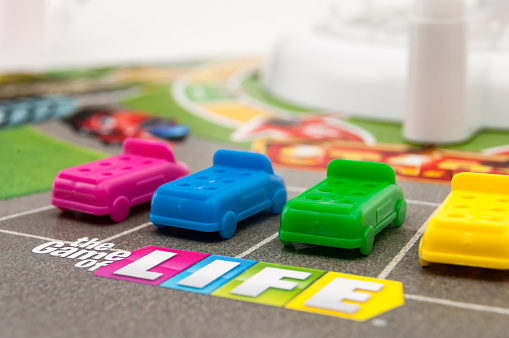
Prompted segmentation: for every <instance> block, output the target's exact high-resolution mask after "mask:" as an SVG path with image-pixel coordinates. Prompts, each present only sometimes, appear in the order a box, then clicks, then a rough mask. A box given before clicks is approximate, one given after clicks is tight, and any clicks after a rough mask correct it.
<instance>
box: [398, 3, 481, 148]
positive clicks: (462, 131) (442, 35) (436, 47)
mask: <svg viewBox="0 0 509 338" xmlns="http://www.w3.org/2000/svg"><path fill="white" fill-rule="evenodd" d="M409 29H410V39H409V71H408V86H407V111H406V115H405V120H404V126H403V135H404V137H405V138H406V139H407V140H409V141H412V142H418V143H434V144H436V143H453V142H460V141H464V140H466V139H468V138H469V137H470V136H471V135H472V132H473V131H474V128H472V127H470V126H469V125H468V118H467V109H468V108H467V105H466V93H467V39H466V19H465V3H464V0H416V1H415V2H414V11H413V13H412V16H411V18H410V27H409Z"/></svg>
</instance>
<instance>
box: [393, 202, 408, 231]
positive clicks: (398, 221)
mask: <svg viewBox="0 0 509 338" xmlns="http://www.w3.org/2000/svg"><path fill="white" fill-rule="evenodd" d="M406 209H407V205H406V201H405V200H403V199H401V200H399V201H397V202H396V218H395V219H394V221H393V222H392V223H393V224H394V225H395V226H397V227H399V226H402V225H403V222H404V221H405V217H406Z"/></svg>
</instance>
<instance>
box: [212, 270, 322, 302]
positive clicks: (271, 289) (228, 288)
mask: <svg viewBox="0 0 509 338" xmlns="http://www.w3.org/2000/svg"><path fill="white" fill-rule="evenodd" d="M324 273H325V271H322V270H314V269H306V268H298V267H293V266H287V265H278V264H271V263H263V262H260V263H258V264H255V265H253V266H252V267H251V268H249V269H248V270H246V271H245V272H243V273H242V274H240V275H239V276H237V277H236V278H234V279H232V280H231V281H230V282H228V283H226V284H225V285H223V286H222V287H221V288H219V289H217V290H216V291H214V292H212V293H211V295H213V296H218V297H224V298H231V299H237V300H242V301H246V302H252V303H259V304H266V305H272V306H277V307H283V306H285V304H286V303H288V302H289V301H290V300H291V299H292V298H294V297H295V296H296V295H298V294H299V293H300V292H302V291H303V290H305V289H306V288H307V287H308V286H309V285H311V284H312V283H313V282H314V281H316V280H317V279H318V278H320V277H321V276H322V275H323V274H324Z"/></svg>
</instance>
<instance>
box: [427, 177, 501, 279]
mask: <svg viewBox="0 0 509 338" xmlns="http://www.w3.org/2000/svg"><path fill="white" fill-rule="evenodd" d="M451 191H452V192H451V193H450V194H449V196H447V198H446V199H445V201H444V202H443V203H442V205H441V206H440V207H439V209H438V210H437V212H436V213H435V215H434V216H433V217H432V218H431V220H430V221H429V223H428V224H427V226H426V230H425V231H424V234H423V236H422V239H421V242H420V245H419V260H420V263H421V265H423V266H427V265H429V264H430V262H434V263H446V264H456V265H467V266H475V267H482V268H491V269H503V270H506V269H509V176H505V175H492V174H477V173H459V174H457V175H456V176H454V177H453V179H452V182H451Z"/></svg>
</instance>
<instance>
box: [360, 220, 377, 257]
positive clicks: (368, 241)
mask: <svg viewBox="0 0 509 338" xmlns="http://www.w3.org/2000/svg"><path fill="white" fill-rule="evenodd" d="M374 240H375V229H373V227H372V226H371V225H370V226H368V227H366V229H365V230H364V236H363V237H362V243H361V254H363V255H369V253H370V252H371V249H372V248H373V242H374Z"/></svg>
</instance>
